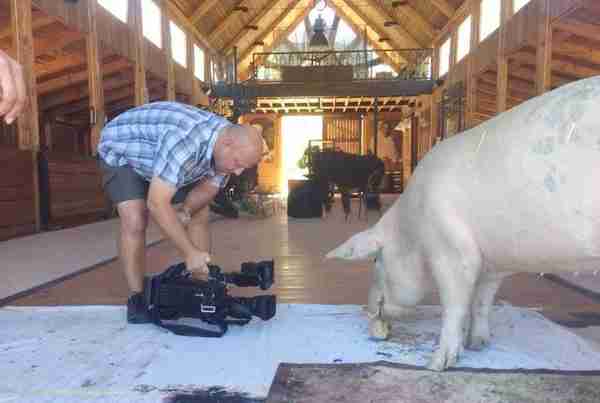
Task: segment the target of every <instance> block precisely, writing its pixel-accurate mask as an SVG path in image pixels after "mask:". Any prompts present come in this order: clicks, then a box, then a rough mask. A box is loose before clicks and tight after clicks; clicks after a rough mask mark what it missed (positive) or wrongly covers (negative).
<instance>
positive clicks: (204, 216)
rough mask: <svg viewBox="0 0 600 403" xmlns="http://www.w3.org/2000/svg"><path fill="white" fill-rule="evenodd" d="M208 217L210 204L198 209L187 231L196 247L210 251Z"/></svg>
mask: <svg viewBox="0 0 600 403" xmlns="http://www.w3.org/2000/svg"><path fill="white" fill-rule="evenodd" d="M208 217H209V206H206V207H204V208H202V209H200V210H198V211H196V212H195V213H194V214H193V215H192V219H191V220H190V222H189V223H188V226H187V232H188V235H189V237H190V240H191V241H192V243H193V244H194V246H195V247H196V248H198V249H200V250H201V251H206V252H208V253H210V228H209V223H208Z"/></svg>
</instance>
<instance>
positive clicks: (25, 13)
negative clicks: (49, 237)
mask: <svg viewBox="0 0 600 403" xmlns="http://www.w3.org/2000/svg"><path fill="white" fill-rule="evenodd" d="M10 5H11V14H12V34H13V46H14V48H15V54H16V59H17V61H18V62H19V63H20V64H21V66H22V67H23V77H24V79H25V89H26V97H27V103H26V104H25V108H24V109H23V113H22V115H21V117H19V118H18V119H17V138H18V140H17V144H18V146H19V148H20V149H21V150H31V157H32V164H33V205H34V209H35V213H34V216H35V230H36V231H37V232H39V231H40V230H41V228H42V224H41V216H40V186H39V175H38V150H39V148H40V123H39V118H38V113H39V112H38V98H37V91H36V80H35V70H34V59H35V54H34V48H33V27H32V25H31V24H32V16H31V0H11V2H10Z"/></svg>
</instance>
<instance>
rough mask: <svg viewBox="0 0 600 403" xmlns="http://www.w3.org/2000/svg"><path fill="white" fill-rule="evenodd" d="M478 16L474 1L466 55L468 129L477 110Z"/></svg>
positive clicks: (472, 124)
mask: <svg viewBox="0 0 600 403" xmlns="http://www.w3.org/2000/svg"><path fill="white" fill-rule="evenodd" d="M480 17H481V7H480V3H475V4H473V6H472V9H471V38H470V46H469V54H468V55H467V58H468V59H467V88H466V93H467V99H466V103H467V111H466V119H465V121H466V122H465V123H466V126H467V128H468V129H470V128H471V127H473V126H474V125H475V112H476V111H477V75H476V74H475V54H476V50H477V48H478V47H479V21H480ZM436 53H437V52H436Z"/></svg>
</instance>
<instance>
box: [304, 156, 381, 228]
mask: <svg viewBox="0 0 600 403" xmlns="http://www.w3.org/2000/svg"><path fill="white" fill-rule="evenodd" d="M310 168H311V169H310V174H309V176H310V177H311V179H313V180H314V181H315V182H316V183H317V186H318V189H319V196H320V198H321V200H322V203H323V205H324V206H325V210H326V211H330V210H331V204H332V199H333V198H332V197H331V195H332V193H331V192H330V188H331V186H332V185H336V186H337V188H338V190H339V191H340V193H341V196H342V205H343V208H344V213H345V214H346V219H348V215H349V214H350V197H351V194H352V191H355V190H357V191H358V192H359V194H360V195H361V197H363V198H364V201H365V202H366V205H367V208H374V209H377V210H378V211H379V212H381V204H380V202H379V194H378V193H377V189H379V186H380V184H381V181H382V179H383V175H384V171H385V167H384V164H383V161H382V160H380V159H379V158H377V157H376V156H375V155H373V154H367V155H356V154H350V153H345V152H343V151H334V150H324V151H318V152H314V153H312V155H311V164H310ZM362 202H363V199H361V208H362ZM358 214H359V216H360V211H359V213H358Z"/></svg>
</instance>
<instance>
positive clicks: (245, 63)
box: [238, 0, 310, 74]
mask: <svg viewBox="0 0 600 403" xmlns="http://www.w3.org/2000/svg"><path fill="white" fill-rule="evenodd" d="M298 4H300V0H292V2H291V3H289V4H288V6H287V7H286V8H285V9H284V10H282V12H281V14H279V16H278V17H277V18H276V19H275V20H274V21H273V22H272V23H271V25H269V26H268V27H267V28H266V29H265V30H263V31H262V32H261V34H260V36H259V37H258V38H257V39H256V40H257V41H266V40H267V37H268V36H269V35H270V34H273V33H274V32H275V28H277V27H278V26H279V24H281V22H282V21H283V20H284V19H285V18H286V17H287V16H288V14H289V13H290V12H292V11H293V10H294V8H295V7H296V6H297V5H298ZM309 12H310V8H308V7H307V8H306V9H305V10H304V11H302V12H301V13H299V14H298V16H297V17H296V18H295V19H294V21H293V22H292V23H291V24H290V25H289V26H288V27H287V28H286V29H285V30H284V32H283V33H280V35H279V36H278V37H277V38H275V35H274V34H273V40H272V41H271V43H270V44H268V45H265V46H264V47H263V52H270V51H271V49H273V47H274V45H275V46H276V44H278V43H279V42H278V41H281V40H283V38H285V37H287V36H288V35H289V33H290V32H292V30H293V29H295V28H296V26H297V25H298V24H299V23H300V21H302V19H304V17H305V16H306V15H307V14H308V13H309ZM253 49H254V46H253V45H250V46H248V48H247V49H246V50H245V51H244V52H243V53H242V55H241V57H240V58H239V59H238V60H239V66H240V72H246V74H247V73H248V71H247V70H248V67H249V65H250V63H251V60H250V59H251V58H250V56H251V55H252V50H253Z"/></svg>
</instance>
